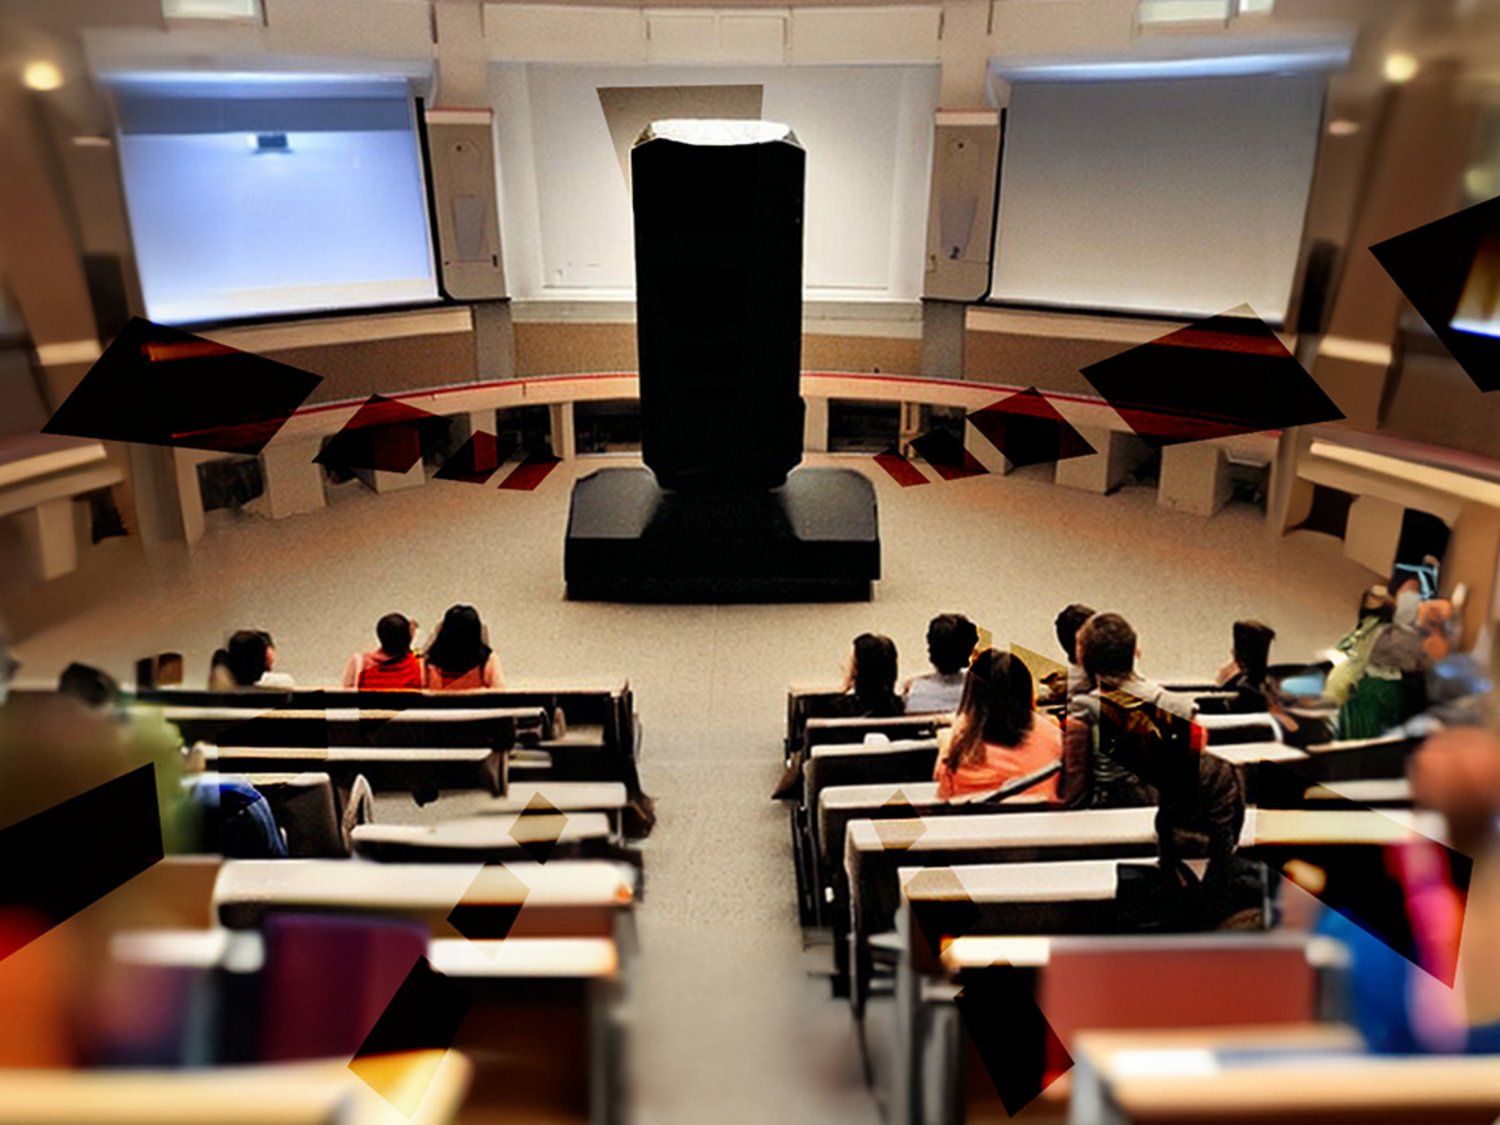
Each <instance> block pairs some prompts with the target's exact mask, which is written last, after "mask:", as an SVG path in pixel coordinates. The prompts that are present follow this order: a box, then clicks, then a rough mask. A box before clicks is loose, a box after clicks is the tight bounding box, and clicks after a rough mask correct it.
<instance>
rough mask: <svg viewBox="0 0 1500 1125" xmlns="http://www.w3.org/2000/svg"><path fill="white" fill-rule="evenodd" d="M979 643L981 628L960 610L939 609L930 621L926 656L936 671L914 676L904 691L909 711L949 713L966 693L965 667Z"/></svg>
mask: <svg viewBox="0 0 1500 1125" xmlns="http://www.w3.org/2000/svg"><path fill="white" fill-rule="evenodd" d="M978 643H979V630H978V629H976V628H975V627H974V622H972V621H970V620H969V619H968V618H967V617H965V616H964V615H963V614H961V613H940V614H938V616H936V617H934V618H933V619H932V620H931V621H930V622H928V625H927V659H928V660H929V661H931V663H932V667H933V669H934V671H932V672H928V673H926V674H925V675H921V676H913V677H912V678H911V679H910V680H908V681H907V682H906V687H905V688H904V689H903V690H902V692H901V694H902V696H903V697H904V698H905V700H906V711H907V714H917V713H920V712H923V711H940V712H943V713H945V714H946V713H948V712H951V711H955V710H957V709H958V701H959V699H960V698H962V696H963V693H964V678H965V677H964V670H965V669H966V668H968V666H969V659H970V657H972V656H973V655H974V646H975V645H977V644H978Z"/></svg>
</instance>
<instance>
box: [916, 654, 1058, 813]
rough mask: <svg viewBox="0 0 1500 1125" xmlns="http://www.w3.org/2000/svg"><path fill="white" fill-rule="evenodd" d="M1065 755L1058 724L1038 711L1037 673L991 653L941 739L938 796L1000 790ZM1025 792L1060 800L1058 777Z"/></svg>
mask: <svg viewBox="0 0 1500 1125" xmlns="http://www.w3.org/2000/svg"><path fill="white" fill-rule="evenodd" d="M1061 757H1062V735H1061V733H1060V732H1059V731H1058V729H1057V725H1056V724H1055V723H1053V722H1052V721H1051V720H1050V719H1048V718H1047V717H1046V716H1044V715H1038V714H1037V713H1036V711H1035V698H1034V692H1033V688H1032V682H1031V672H1030V671H1029V670H1028V669H1027V667H1026V665H1025V664H1023V663H1021V661H1019V660H1017V659H1016V658H1015V657H1013V656H1011V654H1010V653H1008V652H999V651H997V650H995V649H992V648H989V649H985V650H984V651H983V652H981V653H980V654H979V655H978V656H977V657H975V658H974V663H973V665H971V666H970V668H969V672H968V675H967V676H965V677H964V691H963V697H962V699H961V700H960V702H959V705H958V712H957V714H956V715H955V716H954V720H953V726H952V727H951V728H950V729H948V730H945V731H943V732H942V733H941V734H940V735H939V736H938V760H937V768H936V769H935V770H934V771H933V775H932V776H933V779H934V780H935V781H936V782H937V783H938V796H939V797H941V798H942V799H943V800H945V801H946V800H952V799H953V798H954V797H956V796H960V795H962V794H965V793H983V792H987V791H989V790H991V789H999V788H1000V787H1001V786H1002V785H1004V784H1006V783H1007V782H1010V781H1014V780H1015V779H1016V778H1018V777H1025V776H1026V775H1027V774H1031V773H1036V772H1037V771H1038V770H1041V769H1045V768H1046V767H1047V766H1049V765H1051V764H1052V763H1053V762H1056V761H1058V760H1059V759H1060V758H1061ZM1025 792H1026V793H1027V794H1028V795H1038V796H1043V797H1047V798H1049V799H1051V798H1055V797H1056V796H1057V775H1056V774H1053V775H1051V776H1050V777H1048V778H1047V779H1046V780H1044V781H1040V782H1038V783H1037V784H1035V785H1033V786H1031V787H1030V788H1028V789H1026V790H1025Z"/></svg>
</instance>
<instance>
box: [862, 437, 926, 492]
mask: <svg viewBox="0 0 1500 1125" xmlns="http://www.w3.org/2000/svg"><path fill="white" fill-rule="evenodd" d="M875 464H877V465H879V466H880V467H881V468H882V469H884V470H885V471H886V472H887V473H889V474H890V475H891V479H892V480H894V481H895V482H896V483H897V484H899V485H900V486H901V487H902V488H911V487H912V486H914V485H918V484H931V483H932V482H931V481H930V480H928V479H927V474H926V473H924V472H922V470H921V469H919V468H917V467H916V466H915V465H913V464H912V463H911V462H910V461H908V460H907V459H906V458H905V457H903V456H901V450H899V449H897V448H896V447H895V446H894V445H893V446H891V447H890V448H889V449H887V450H886V451H885V452H884V453H877V454H875Z"/></svg>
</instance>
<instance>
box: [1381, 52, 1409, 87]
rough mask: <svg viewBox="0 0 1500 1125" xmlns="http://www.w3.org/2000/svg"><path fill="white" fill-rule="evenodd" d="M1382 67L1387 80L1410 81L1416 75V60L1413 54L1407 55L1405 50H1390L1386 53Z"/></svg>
mask: <svg viewBox="0 0 1500 1125" xmlns="http://www.w3.org/2000/svg"><path fill="white" fill-rule="evenodd" d="M1382 69H1383V70H1384V72H1385V77H1386V79H1387V81H1390V82H1410V81H1411V80H1412V79H1413V78H1415V77H1416V76H1417V60H1416V57H1415V56H1414V55H1408V54H1407V53H1406V52H1405V51H1392V52H1391V53H1390V54H1389V55H1386V57H1385V66H1384V67H1383V68H1382Z"/></svg>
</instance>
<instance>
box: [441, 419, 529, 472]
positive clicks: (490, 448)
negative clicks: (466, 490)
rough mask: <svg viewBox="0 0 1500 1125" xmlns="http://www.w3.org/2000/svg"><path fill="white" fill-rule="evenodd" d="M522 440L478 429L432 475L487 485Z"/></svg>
mask: <svg viewBox="0 0 1500 1125" xmlns="http://www.w3.org/2000/svg"><path fill="white" fill-rule="evenodd" d="M518 444H519V443H518V442H517V441H516V439H515V438H514V437H513V436H510V435H507V436H506V437H504V438H497V437H496V436H495V435H494V434H488V433H485V432H484V431H483V430H477V431H475V432H474V433H473V434H472V435H470V437H469V439H468V440H467V441H465V442H464V443H463V444H462V445H461V446H459V447H458V452H456V453H454V454H453V456H452V457H450V458H448V460H446V461H444V462H443V466H442V468H440V469H439V470H438V471H437V472H435V473H433V474H432V475H433V476H434V477H436V478H438V479H439V480H457V481H463V482H465V483H466V484H488V483H489V479H490V477H492V476H494V475H495V473H496V471H497V470H498V469H499V468H500V466H501V465H503V464H505V462H506V461H508V460H510V455H511V454H512V453H514V452H515V451H516V446H517V445H518Z"/></svg>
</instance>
